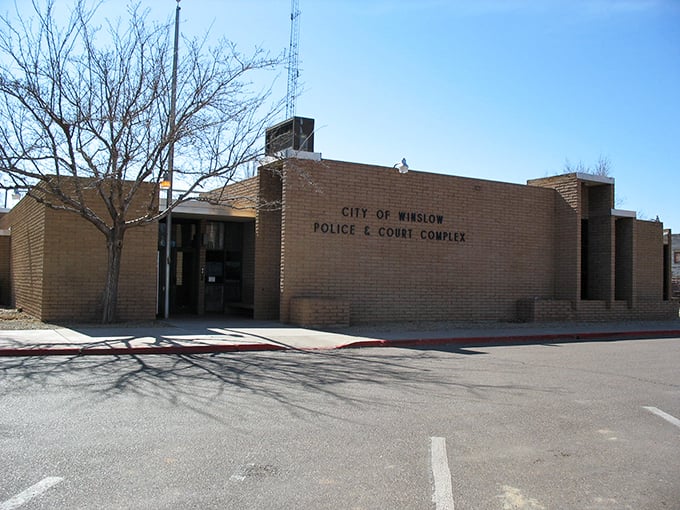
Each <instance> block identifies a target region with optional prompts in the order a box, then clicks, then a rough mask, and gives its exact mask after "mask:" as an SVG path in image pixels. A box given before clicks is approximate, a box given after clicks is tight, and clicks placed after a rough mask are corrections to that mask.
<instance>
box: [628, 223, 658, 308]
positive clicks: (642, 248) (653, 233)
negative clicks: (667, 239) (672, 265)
mask: <svg viewBox="0 0 680 510" xmlns="http://www.w3.org/2000/svg"><path fill="white" fill-rule="evenodd" d="M635 236H636V237H635V288H634V295H635V300H636V305H639V304H640V302H641V301H661V300H662V299H663V224H662V223H659V222H653V221H636V222H635Z"/></svg>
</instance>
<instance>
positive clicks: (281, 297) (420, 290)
mask: <svg viewBox="0 0 680 510" xmlns="http://www.w3.org/2000/svg"><path fill="white" fill-rule="evenodd" d="M312 150H313V149H312ZM288 156H292V157H287V158H284V159H282V160H277V161H275V162H272V163H270V164H268V165H264V166H262V167H260V169H259V173H258V176H257V177H254V178H251V179H248V180H246V181H243V182H241V183H237V184H234V185H230V186H227V187H225V188H224V189H222V190H216V191H214V192H212V194H220V193H222V194H224V195H225V196H227V197H229V198H230V200H231V203H230V206H228V207H227V206H217V205H210V204H209V203H207V202H206V201H193V202H189V203H186V204H183V205H181V206H180V207H179V208H177V209H176V210H175V211H174V212H173V222H172V225H173V235H172V238H173V245H172V261H171V266H170V267H171V278H170V282H171V283H170V296H171V300H170V313H171V314H172V315H176V314H180V313H190V314H198V315H201V314H205V313H218V314H230V313H244V312H247V313H252V315H253V316H254V317H255V318H256V319H278V320H281V321H283V322H290V323H295V324H300V325H305V326H326V325H342V324H354V323H370V322H382V321H400V320H401V321H405V320H459V321H466V320H492V321H516V320H523V321H549V320H550V321H552V320H621V319H670V318H677V317H678V302H677V300H673V299H672V296H671V265H672V260H673V256H674V252H673V251H672V250H673V248H672V237H673V236H671V235H666V236H664V230H663V225H662V224H661V223H659V222H649V221H640V220H637V219H636V218H635V213H634V212H631V211H621V210H616V209H615V208H614V180H613V179H611V178H607V177H599V176H593V175H588V174H567V175H560V176H555V177H549V178H543V179H535V180H531V181H529V182H528V183H527V185H518V184H509V183H503V182H493V181H486V180H480V179H470V178H462V177H455V176H449V175H441V174H435V173H426V172H414V171H409V172H407V173H400V172H399V171H398V170H397V169H395V168H389V167H380V166H372V165H364V164H357V163H348V162H343V161H331V160H324V159H322V158H321V157H320V154H318V153H314V152H292V153H291V152H289V153H288ZM207 197H208V195H206V196H205V197H204V198H207ZM213 198H214V197H213ZM255 204H257V205H258V207H255ZM159 234H160V235H159ZM103 242H104V241H103V237H102V236H101V234H99V233H98V232H96V231H95V230H94V228H93V227H90V226H89V225H88V224H86V223H85V222H84V220H82V219H80V218H79V217H78V216H76V215H73V214H67V213H60V212H57V211H51V210H47V209H45V208H44V207H42V206H40V205H39V204H37V203H35V202H33V201H31V199H29V198H24V199H23V200H22V201H21V202H20V203H19V204H18V205H17V206H16V207H15V208H14V209H13V210H12V211H11V212H10V213H9V214H7V215H5V216H4V217H1V218H0V298H1V299H3V300H4V302H5V303H7V304H10V303H11V304H15V305H16V306H21V307H23V308H24V309H25V310H26V311H28V312H30V313H32V314H34V315H36V316H38V317H41V318H43V319H49V320H57V319H70V320H74V319H78V320H85V319H88V320H89V319H96V318H97V317H98V310H99V308H98V307H99V300H100V295H101V290H102V287H103V283H102V282H103V275H102V271H103V268H104V266H105V263H104V261H105V255H106V254H105V249H104V246H103ZM164 243H165V224H164V223H161V224H160V228H156V227H155V226H153V225H152V226H151V227H146V228H145V229H141V230H140V231H135V230H131V231H130V232H129V235H128V237H126V241H125V248H124V253H123V256H124V262H123V268H122V271H121V285H120V287H121V290H120V293H121V294H120V305H119V308H120V310H119V314H118V315H119V317H120V318H121V319H150V318H153V317H155V316H156V314H158V313H162V302H163V299H162V296H163V295H164V292H165V289H164V288H163V282H164V280H165V277H164V264H163V263H160V261H162V260H163V259H164V253H165V245H164ZM8 254H9V255H8ZM672 255H673V256H672ZM6 261H9V263H7V262H6Z"/></svg>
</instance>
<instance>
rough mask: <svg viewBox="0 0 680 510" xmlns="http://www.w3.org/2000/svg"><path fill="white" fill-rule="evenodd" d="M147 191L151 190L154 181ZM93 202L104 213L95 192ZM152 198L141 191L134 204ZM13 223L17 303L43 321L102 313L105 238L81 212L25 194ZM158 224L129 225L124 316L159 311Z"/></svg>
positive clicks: (121, 300) (122, 295) (123, 271)
mask: <svg viewBox="0 0 680 510" xmlns="http://www.w3.org/2000/svg"><path fill="white" fill-rule="evenodd" d="M143 191H144V192H146V193H147V194H149V195H151V194H152V193H153V186H152V185H150V184H149V185H148V186H146V188H145V189H143ZM86 199H87V200H88V203H89V206H90V207H92V208H93V209H95V210H97V211H98V212H100V213H102V214H104V213H103V204H102V203H101V202H99V201H98V199H97V197H96V195H95V193H94V192H92V191H87V192H86ZM146 203H148V198H147V199H145V198H144V197H142V196H141V195H140V196H139V201H138V202H137V203H136V204H133V206H132V207H131V212H130V215H131V216H132V215H134V214H135V212H138V211H139V210H137V211H135V207H138V208H139V207H143V206H144V205H145V204H146ZM4 223H6V224H8V225H11V229H12V230H11V245H12V281H13V294H14V297H15V304H16V306H17V307H21V308H23V309H24V310H25V311H27V312H29V313H31V314H32V315H35V316H36V317H39V318H41V319H43V320H52V321H54V320H79V321H82V320H93V321H98V320H99V319H100V317H101V302H102V292H103V286H104V275H105V268H106V244H105V238H104V235H103V234H102V233H100V232H99V231H98V230H97V229H96V228H95V227H94V226H92V225H91V224H90V223H88V222H87V221H86V220H84V219H83V218H81V217H80V216H78V215H77V214H75V213H70V212H66V211H55V210H53V209H49V208H46V207H44V206H42V205H40V204H38V203H37V202H35V201H34V200H33V199H31V198H30V197H25V198H24V199H23V200H22V201H21V202H20V203H19V204H17V205H16V206H15V207H14V209H12V211H11V213H10V214H9V215H8V217H7V219H6V221H4ZM157 236H158V227H157V225H156V224H152V225H149V226H146V227H140V228H134V229H130V230H128V232H127V233H126V236H125V240H124V248H123V260H122V264H121V277H120V281H119V302H118V318H119V319H121V320H137V319H152V318H154V317H155V312H156V271H157V269H156V260H157V255H156V245H157Z"/></svg>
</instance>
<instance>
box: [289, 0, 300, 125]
mask: <svg viewBox="0 0 680 510" xmlns="http://www.w3.org/2000/svg"><path fill="white" fill-rule="evenodd" d="M299 43H300V8H299V1H298V0H291V1H290V46H289V48H288V91H287V93H286V119H290V118H292V117H295V99H296V98H297V81H298V76H300V71H299V69H298V45H299Z"/></svg>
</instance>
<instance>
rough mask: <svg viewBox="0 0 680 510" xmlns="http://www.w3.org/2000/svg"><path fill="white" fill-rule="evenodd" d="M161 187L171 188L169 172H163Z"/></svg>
mask: <svg viewBox="0 0 680 510" xmlns="http://www.w3.org/2000/svg"><path fill="white" fill-rule="evenodd" d="M160 187H161V189H163V190H165V189H170V177H169V176H168V172H163V177H162V179H161V182H160Z"/></svg>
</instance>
